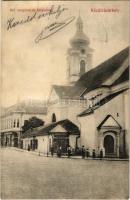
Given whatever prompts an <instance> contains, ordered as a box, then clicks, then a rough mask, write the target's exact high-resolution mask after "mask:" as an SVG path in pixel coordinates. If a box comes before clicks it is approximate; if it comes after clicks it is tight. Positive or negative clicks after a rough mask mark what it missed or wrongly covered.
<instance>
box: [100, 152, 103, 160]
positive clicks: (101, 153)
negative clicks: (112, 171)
mask: <svg viewBox="0 0 130 200" xmlns="http://www.w3.org/2000/svg"><path fill="white" fill-rule="evenodd" d="M102 158H103V150H102V149H101V150H100V160H102Z"/></svg>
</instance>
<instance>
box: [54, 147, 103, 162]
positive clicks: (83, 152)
mask: <svg viewBox="0 0 130 200" xmlns="http://www.w3.org/2000/svg"><path fill="white" fill-rule="evenodd" d="M53 155H54V147H53V146H52V147H51V156H52V157H53ZM71 155H72V148H71V146H70V145H69V146H68V147H67V156H68V158H70V156H71ZM61 156H62V147H61V146H59V147H58V148H57V157H59V158H60V157H61ZM81 156H82V158H83V159H84V158H89V157H90V151H89V149H88V148H87V149H85V147H84V146H82V148H81ZM96 156H97V155H96V152H95V149H93V150H92V155H91V157H92V158H93V159H95V158H96ZM98 157H99V158H100V159H102V158H103V150H102V149H100V151H99V155H98Z"/></svg>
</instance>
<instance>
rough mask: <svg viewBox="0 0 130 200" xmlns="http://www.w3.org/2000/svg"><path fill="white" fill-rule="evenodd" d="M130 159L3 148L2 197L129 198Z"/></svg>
mask: <svg viewBox="0 0 130 200" xmlns="http://www.w3.org/2000/svg"><path fill="white" fill-rule="evenodd" d="M128 170H129V163H128V161H105V160H104V161H100V160H82V159H68V158H56V157H54V158H51V157H43V156H38V155H32V154H30V153H29V152H21V151H16V150H15V149H11V148H10V149H1V173H2V174H1V179H2V183H1V189H2V199H128Z"/></svg>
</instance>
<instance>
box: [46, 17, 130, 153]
mask: <svg viewBox="0 0 130 200" xmlns="http://www.w3.org/2000/svg"><path fill="white" fill-rule="evenodd" d="M89 44H90V41H89V38H88V37H87V36H86V35H85V34H84V32H83V22H82V19H81V18H80V17H79V18H78V19H77V22H76V34H75V35H74V37H73V38H72V39H71V40H70V45H71V48H70V49H69V50H68V56H67V61H68V66H67V67H68V68H67V78H68V85H64V86H61V85H53V86H52V91H51V95H50V98H49V106H48V117H49V118H48V120H51V117H52V115H53V114H55V116H56V118H57V121H58V120H61V119H62V120H63V119H69V120H71V121H72V122H73V123H75V124H76V125H77V126H78V127H79V129H80V137H79V142H78V144H79V146H80V147H81V146H85V148H87V149H89V151H90V155H92V152H93V150H95V152H96V155H97V156H98V155H99V152H100V150H101V149H102V150H103V153H104V156H106V157H128V154H129V147H128V146H129V145H128V144H129V124H128V98H129V60H128V58H129V48H128V47H127V48H125V49H123V50H122V51H120V52H118V53H117V54H116V55H114V56H113V57H111V58H110V59H108V60H106V61H105V62H104V63H101V64H100V65H99V66H97V67H95V68H92V53H93V50H92V49H91V48H90V47H89Z"/></svg>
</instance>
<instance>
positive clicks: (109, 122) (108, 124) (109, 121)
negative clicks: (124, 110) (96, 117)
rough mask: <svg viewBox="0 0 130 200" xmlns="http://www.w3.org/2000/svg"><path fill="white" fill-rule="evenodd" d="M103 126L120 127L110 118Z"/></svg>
mask: <svg viewBox="0 0 130 200" xmlns="http://www.w3.org/2000/svg"><path fill="white" fill-rule="evenodd" d="M102 126H118V124H117V122H116V121H115V120H114V119H113V118H112V117H109V118H108V119H107V121H105V123H104V124H103V125H102Z"/></svg>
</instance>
